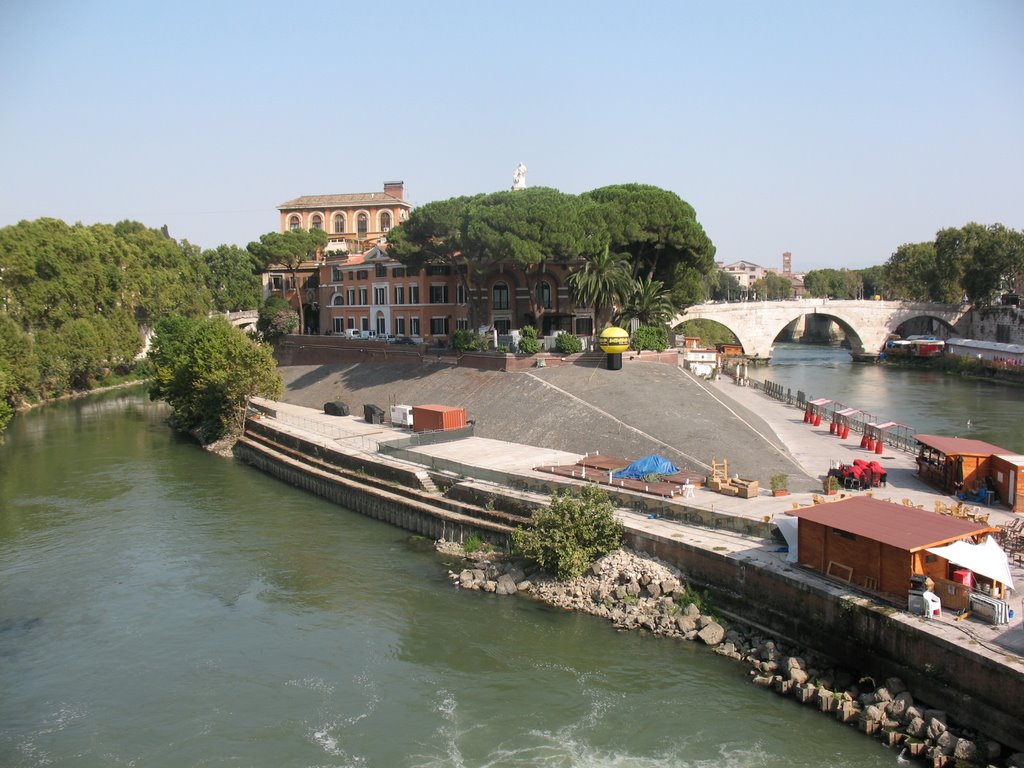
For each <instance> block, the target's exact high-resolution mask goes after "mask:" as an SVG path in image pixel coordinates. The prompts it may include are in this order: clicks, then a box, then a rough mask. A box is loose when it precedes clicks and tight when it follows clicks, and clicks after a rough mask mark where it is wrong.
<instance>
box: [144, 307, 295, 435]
mask: <svg viewBox="0 0 1024 768" xmlns="http://www.w3.org/2000/svg"><path fill="white" fill-rule="evenodd" d="M149 358H150V360H151V362H152V363H153V370H154V374H153V380H152V383H151V385H150V393H149V396H150V398H151V399H153V400H165V401H166V402H167V403H168V404H169V405H170V406H171V408H173V409H174V417H175V422H176V425H177V426H178V428H179V429H181V430H183V431H186V432H191V431H193V430H195V431H198V433H199V435H200V436H201V438H202V439H203V441H204V442H213V441H215V440H218V439H220V438H221V437H224V436H225V435H230V434H236V433H238V432H240V431H241V429H242V427H243V425H244V421H245V411H246V407H247V406H248V403H249V399H250V398H251V397H253V396H260V397H267V398H271V399H274V398H278V397H280V396H281V393H282V391H283V385H282V383H281V376H280V374H279V373H278V372H277V366H276V363H275V362H274V358H273V355H272V354H271V351H270V348H269V347H268V346H266V345H264V344H259V343H257V342H255V341H253V340H252V339H250V338H249V337H248V336H246V335H245V334H244V333H242V331H240V330H239V329H237V328H235V327H234V326H232V325H231V324H230V323H229V322H228V321H227V320H225V319H223V318H220V317H215V318H204V319H200V320H194V319H189V318H184V317H180V316H169V317H166V318H164V319H163V320H161V321H160V322H159V323H158V324H157V327H156V333H155V334H154V336H153V343H152V346H151V348H150V352H149Z"/></svg>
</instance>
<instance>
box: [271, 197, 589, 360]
mask: <svg viewBox="0 0 1024 768" xmlns="http://www.w3.org/2000/svg"><path fill="white" fill-rule="evenodd" d="M411 208H412V206H411V205H410V203H409V202H408V201H406V200H405V192H404V183H403V182H401V181H393V182H385V183H384V191H383V192H364V193H355V194H342V195H307V196H303V197H297V198H295V199H294V200H290V201H288V202H287V203H282V204H281V205H279V206H278V211H279V212H280V227H281V231H282V232H285V231H288V230H290V229H324V230H325V232H326V233H327V238H328V242H327V246H326V247H325V248H324V251H323V253H322V254H320V256H319V257H318V259H317V260H316V261H314V262H309V263H306V264H303V265H302V268H301V270H300V272H299V273H298V279H299V282H300V286H301V290H300V292H299V293H300V294H301V297H302V302H303V305H304V306H303V309H304V313H305V316H306V328H305V329H304V331H305V332H307V333H320V334H343V333H345V332H347V331H358V332H360V333H362V332H364V331H365V332H367V333H368V334H372V335H376V336H386V335H394V336H412V337H420V338H422V339H424V340H426V341H429V342H434V343H439V344H444V343H446V342H447V340H448V337H449V336H450V335H451V333H452V332H453V331H454V330H456V329H459V328H467V329H468V328H469V327H470V318H471V317H474V316H475V318H476V324H477V330H480V329H493V330H495V331H497V333H498V334H507V333H510V332H511V331H513V330H515V329H518V328H521V327H523V326H524V325H533V326H534V327H535V328H537V330H538V333H539V334H540V335H542V336H546V335H550V334H551V333H553V332H554V331H565V332H567V333H573V334H576V335H578V336H584V337H586V336H591V335H593V334H594V333H595V329H594V315H593V310H592V308H590V307H577V306H576V305H575V303H574V302H573V301H572V296H571V292H570V290H569V276H570V275H571V274H572V272H573V270H574V269H575V267H576V266H577V265H575V264H564V263H556V262H546V263H545V264H544V265H543V266H542V267H540V268H535V269H533V270H531V271H530V272H529V273H527V272H526V271H524V270H522V269H519V268H514V267H512V266H510V265H507V264H496V265H494V267H493V268H492V269H491V270H490V271H489V272H488V273H487V274H485V275H483V276H482V277H480V278H478V279H477V281H476V283H475V284H474V285H471V286H467V285H466V284H465V281H464V280H463V279H462V276H461V275H460V274H459V273H458V272H457V270H458V269H459V267H458V266H451V265H443V264H435V265H427V266H426V267H425V268H423V269H421V270H419V271H418V272H416V273H410V272H409V270H408V269H407V268H406V267H405V266H404V265H403V264H401V263H400V262H398V261H396V260H395V259H393V258H391V257H390V256H389V255H388V253H387V233H388V231H389V230H390V229H391V228H392V227H393V226H397V225H398V224H400V223H401V222H403V221H405V219H406V218H408V216H409V211H410V210H411ZM291 281H292V278H291V275H290V274H289V273H288V272H287V271H285V270H282V269H280V268H277V269H274V268H271V269H268V270H267V272H266V273H265V275H264V286H265V291H264V293H265V296H271V295H278V296H283V297H284V298H286V299H288V300H289V301H291V303H292V304H295V303H296V298H295V296H296V294H295V291H294V287H293V286H292V285H291ZM471 307H472V308H475V310H476V311H475V315H474V313H473V312H471V311H470V309H471Z"/></svg>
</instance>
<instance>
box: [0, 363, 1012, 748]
mask: <svg viewBox="0 0 1024 768" xmlns="http://www.w3.org/2000/svg"><path fill="white" fill-rule="evenodd" d="M776 367H777V369H778V371H781V370H782V369H783V367H784V363H783V360H782V358H781V356H780V358H779V361H778V364H777V366H776ZM819 367H820V366H819ZM843 370H844V371H845V370H847V369H845V368H844V369H843ZM849 370H855V371H857V373H855V374H853V375H847V374H845V373H844V374H842V375H841V376H840V377H839V378H841V379H850V380H853V381H858V380H860V379H861V377H862V376H866V375H868V374H871V375H873V373H872V372H873V371H875V370H876V369H874V368H872V367H871V366H859V367H856V368H851V369H849ZM862 372H863V373H862ZM882 373H884V374H885V375H886V376H888V374H889V373H890V372H889V371H884V372H882ZM893 373H894V376H895V377H896V378H894V379H892V380H893V381H902V378H901V377H902V376H903V375H904V374H903V373H902V372H898V371H897V372H893ZM883 380H887V379H883ZM808 386H810V385H808ZM900 386H902V384H901V385H900ZM968 386H970V385H968ZM837 387H838V385H836V384H833V385H831V386H824V385H823V386H821V390H820V391H821V392H822V393H826V392H829V393H831V394H834V395H835V396H837V397H838V396H841V394H842V393H840V392H838V391H836V390H837ZM867 389H870V386H869V385H868V386H867ZM853 394H858V390H851V400H856V398H854V397H852V395H853ZM864 394H865V395H866V392H865V393H864ZM860 402H864V403H865V404H867V402H866V400H861V401H860ZM890 402H891V401H890ZM885 404H886V401H885V400H882V401H881V402H880V405H885ZM1018 404H1019V403H1018ZM879 411H880V412H886V413H889V411H888V410H886V409H883V408H881V407H880V408H879ZM166 415H167V412H166V410H165V408H164V407H163V406H161V405H159V404H153V403H150V402H149V401H148V400H147V399H146V398H145V395H144V393H142V392H141V391H140V390H132V391H127V392H126V391H121V392H117V393H108V394H104V395H96V396H93V397H90V398H86V399H82V400H78V401H72V402H64V403H56V404H52V405H48V406H46V407H43V408H38V409H35V410H33V411H31V412H29V413H23V414H19V415H18V416H17V417H16V418H15V420H14V421H13V423H12V424H11V426H10V428H9V429H8V432H7V435H6V438H7V442H6V444H5V445H3V446H0V692H2V695H0V765H3V766H6V767H9V768H18V767H21V766H25V767H28V766H33V767H35V766H51V765H53V766H83V767H85V766H104V767H106V766H147V768H149V767H159V766H175V767H179V766H268V767H270V766H274V767H275V768H276V767H279V766H368V767H376V766H381V767H382V768H395V767H404V766H410V767H411V766H437V767H438V768H442V767H443V768H449V767H450V768H463V767H473V768H475V767H477V766H557V767H558V768H575V767H577V766H578V767H581V768H582V767H583V766H588V767H589V766H598V767H601V766H616V767H618V768H627V767H633V766H636V767H643V768H646V767H648V766H658V767H673V768H689V767H694V768H696V767H698V766H699V767H702V768H705V767H706V768H711V767H712V766H727V767H735V768H768V767H774V766H798V767H799V766H807V767H808V768H810V767H811V766H814V768H819V767H821V766H835V767H836V768H839V767H840V766H842V767H843V768H868V767H869V766H872V767H873V766H891V765H895V764H896V760H897V758H896V754H895V753H893V752H890V751H888V750H886V749H884V748H883V747H882V746H881V745H880V744H879V743H878V742H877V741H875V740H873V739H869V738H866V737H864V736H862V735H860V734H859V733H858V732H857V731H856V730H855V729H853V728H851V727H848V726H841V725H839V724H837V723H835V722H833V721H831V720H829V719H828V718H825V717H824V716H821V715H820V714H817V713H816V712H814V711H812V710H810V709H807V708H803V707H801V706H800V705H798V704H796V703H795V702H794V701H792V700H791V699H788V698H782V697H778V696H776V695H775V694H773V693H770V692H768V691H765V690H763V689H760V688H757V687H755V686H753V685H752V684H751V683H750V681H749V674H748V670H747V668H746V667H745V666H743V665H741V664H737V663H735V662H733V661H731V660H727V659H724V658H721V657H718V656H715V655H714V654H712V653H711V652H710V651H709V650H708V649H706V648H704V647H703V646H701V645H699V644H695V643H685V642H677V641H670V640H666V639H657V638H652V637H648V636H644V635H641V634H636V633H618V632H616V631H614V630H613V629H612V627H611V626H610V625H609V624H607V623H606V622H604V621H601V620H599V619H597V618H594V617H590V616H582V615H574V614H568V613H564V612H561V611H557V610H554V609H552V608H550V607H547V606H545V605H542V604H540V603H537V602H534V601H531V600H529V599H525V598H498V597H495V596H493V595H485V594H481V593H479V592H468V591H466V592H463V591H458V590H456V589H454V588H453V587H451V586H450V584H449V582H448V580H447V577H446V570H447V568H448V567H449V565H451V566H452V567H456V566H455V565H454V564H448V563H446V562H444V560H443V558H442V557H441V556H439V555H437V554H436V553H435V552H434V551H433V549H432V548H431V547H430V545H429V543H428V542H424V541H422V540H418V539H416V538H415V537H411V536H410V535H409V534H408V533H406V532H404V531H401V530H398V529H396V528H393V527H390V526H388V525H386V524H383V523H379V522H376V521H372V520H369V519H366V518H363V517H361V516H359V515H357V514H354V513H351V512H349V511H347V510H345V509H342V508H339V507H336V506H333V505H331V504H328V503H326V502H324V501H321V500H320V499H318V498H316V497H313V496H311V495H309V494H307V493H304V492H302V491H299V490H296V489H293V488H291V487H289V486H287V485H284V484H281V483H279V482H277V481H275V480H273V479H270V478H269V477H266V476H263V475H261V474H260V473H258V472H257V471H255V470H253V469H252V468H250V467H247V466H245V465H242V464H241V463H239V462H235V461H232V460H228V459H222V458H218V457H215V456H212V455H210V454H207V453H205V452H203V451H202V450H200V449H198V448H197V447H196V446H195V445H193V444H191V443H190V442H188V441H187V440H184V439H182V438H180V437H178V436H176V435H175V434H173V433H172V432H171V431H170V430H169V429H168V428H167V426H166V425H165V424H164V419H165V418H166ZM892 415H893V416H894V417H898V416H899V415H900V414H899V413H897V412H893V413H892ZM956 418H959V417H956Z"/></svg>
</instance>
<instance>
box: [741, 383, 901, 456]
mask: <svg viewBox="0 0 1024 768" xmlns="http://www.w3.org/2000/svg"><path fill="white" fill-rule="evenodd" d="M748 383H749V385H750V386H751V387H753V388H754V389H759V390H761V392H762V393H764V395H765V396H766V397H770V398H772V399H773V400H778V401H779V402H780V403H785V404H786V405H791V406H793V407H796V408H799V409H800V410H804V409H805V408H806V407H807V403H808V402H810V401H812V400H814V399H815V398H814V397H812V396H810V395H807V394H805V393H804V392H803V391H802V390H797V391H796V393H794V392H793V390H792V389H790V388H787V387H783V386H782V385H781V384H777V383H776V382H774V381H770V380H768V379H765V380H764V381H757V380H756V379H749V380H748ZM850 407H851V406H847V405H844V404H843V403H840V402H839V401H838V400H833V401H832V402H831V403H829V404H828V405H827V406H826V407H825V409H824V412H823V414H822V418H826V417H827V418H830V419H831V418H832V417H833V416H834V415H835V414H836V412H837V411H843V410H846V409H848V408H850ZM841 418H842V419H843V420H844V422H843V423H845V424H848V425H849V427H850V431H851V432H857V433H859V434H862V435H863V434H864V433H865V432H875V430H872V429H871V425H873V424H880V423H883V419H881V418H879V417H877V416H875V415H874V414H871V413H868V412H867V411H861V410H858V411H857V413H856V414H850V415H847V416H842V417H841ZM914 432H915V430H914V428H913V427H911V426H909V425H907V424H895V425H893V426H891V427H887V428H886V429H885V430H883V436H884V437H883V439H884V440H885V444H886V445H889V446H891V447H893V448H895V449H897V450H900V451H905V452H906V453H917V440H915V439H914Z"/></svg>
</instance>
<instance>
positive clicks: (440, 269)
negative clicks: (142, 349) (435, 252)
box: [427, 264, 452, 277]
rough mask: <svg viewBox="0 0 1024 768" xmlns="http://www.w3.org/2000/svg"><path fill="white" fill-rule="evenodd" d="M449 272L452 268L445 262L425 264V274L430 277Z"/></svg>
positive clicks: (448, 273)
mask: <svg viewBox="0 0 1024 768" xmlns="http://www.w3.org/2000/svg"><path fill="white" fill-rule="evenodd" d="M451 273H452V268H451V267H450V266H448V265H447V264H427V274H428V275H430V276H431V277H437V276H439V275H450V274H451Z"/></svg>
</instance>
